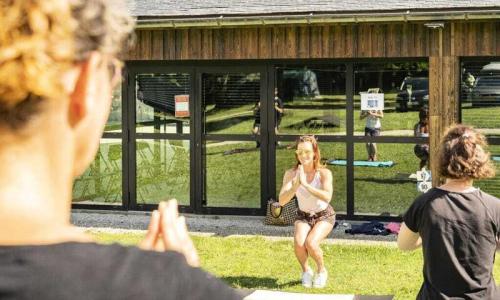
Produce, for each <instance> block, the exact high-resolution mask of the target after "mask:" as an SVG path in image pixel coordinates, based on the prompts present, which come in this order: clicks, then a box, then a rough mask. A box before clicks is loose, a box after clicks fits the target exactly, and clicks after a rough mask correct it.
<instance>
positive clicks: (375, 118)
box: [359, 110, 384, 161]
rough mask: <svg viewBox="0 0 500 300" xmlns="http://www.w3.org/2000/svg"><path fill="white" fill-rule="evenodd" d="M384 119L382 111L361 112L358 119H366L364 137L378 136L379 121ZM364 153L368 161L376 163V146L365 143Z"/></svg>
mask: <svg viewBox="0 0 500 300" xmlns="http://www.w3.org/2000/svg"><path fill="white" fill-rule="evenodd" d="M383 117H384V112H383V111H382V110H362V111H361V114H360V115H359V119H360V120H363V119H365V118H366V124H365V136H372V137H373V136H380V130H381V129H382V123H381V122H380V119H382V118H383ZM366 152H367V153H368V161H377V144H376V143H371V142H370V143H366Z"/></svg>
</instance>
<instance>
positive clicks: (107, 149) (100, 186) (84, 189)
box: [73, 139, 122, 205]
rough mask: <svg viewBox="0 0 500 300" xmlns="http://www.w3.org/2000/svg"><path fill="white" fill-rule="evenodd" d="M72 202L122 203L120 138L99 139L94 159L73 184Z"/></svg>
mask: <svg viewBox="0 0 500 300" xmlns="http://www.w3.org/2000/svg"><path fill="white" fill-rule="evenodd" d="M73 203H78V204H113V205H121V204H122V144H121V139H101V144H100V145H99V151H98V152H97V155H96V157H95V159H94V161H93V162H92V164H91V165H90V167H89V168H88V169H87V170H85V172H84V173H83V174H82V175H80V176H79V177H78V178H77V179H76V180H75V182H74V184H73Z"/></svg>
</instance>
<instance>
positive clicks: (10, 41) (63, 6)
mask: <svg viewBox="0 0 500 300" xmlns="http://www.w3.org/2000/svg"><path fill="white" fill-rule="evenodd" d="M120 2H121V1H120ZM124 8H125V9H126V6H125V5H118V4H117V1H110V0H71V1H67V0H4V1H1V2H0V127H1V126H3V125H7V126H8V127H10V128H11V129H19V128H21V127H23V126H24V125H25V124H26V123H28V121H29V120H30V119H31V118H33V117H34V116H35V115H36V114H37V113H38V112H40V109H41V106H42V104H43V103H44V100H46V99H57V98H58V97H66V96H67V95H65V91H64V89H63V86H62V82H61V77H62V74H64V72H66V71H68V70H69V69H70V68H71V67H72V66H73V64H74V63H75V62H79V61H83V60H84V59H86V58H87V57H88V55H89V54H90V52H91V51H99V52H102V53H106V54H110V55H116V54H117V53H118V50H119V49H121V48H122V45H123V41H125V40H126V37H127V36H129V33H130V31H131V30H132V28H133V22H132V20H131V18H130V17H129V16H128V12H127V11H126V10H125V9H124Z"/></svg>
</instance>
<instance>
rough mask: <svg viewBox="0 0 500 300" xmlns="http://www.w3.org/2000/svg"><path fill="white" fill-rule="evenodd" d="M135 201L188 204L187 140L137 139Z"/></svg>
mask: <svg viewBox="0 0 500 300" xmlns="http://www.w3.org/2000/svg"><path fill="white" fill-rule="evenodd" d="M136 166H137V177H136V178H137V179H136V180H137V181H136V182H137V183H136V187H137V203H143V204H156V203H159V202H160V201H163V200H167V199H171V198H175V199H177V201H178V202H179V204H181V205H189V199H190V197H189V195H190V194H189V186H190V185H189V178H190V176H189V141H187V140H183V141H177V140H137V143H136Z"/></svg>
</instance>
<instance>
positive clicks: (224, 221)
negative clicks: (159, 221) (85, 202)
mask: <svg viewBox="0 0 500 300" xmlns="http://www.w3.org/2000/svg"><path fill="white" fill-rule="evenodd" d="M184 216H185V217H186V222H187V225H188V229H189V231H190V232H191V233H192V234H203V235H215V236H242V235H243V236H244V235H261V236H265V237H267V238H269V239H291V238H292V237H293V226H284V227H281V226H269V225H264V217H255V216H213V215H210V216H200V215H190V214H184ZM149 218H150V213H149V212H117V211H95V210H74V211H73V213H72V223H73V224H75V225H76V226H79V227H90V228H94V230H110V229H111V230H124V229H126V230H146V228H147V226H148V223H149ZM357 223H359V222H354V221H352V222H350V221H348V222H344V221H340V225H339V226H337V227H336V228H335V229H334V230H333V231H332V233H330V235H329V236H328V239H327V241H326V242H327V243H352V242H353V241H354V243H356V242H355V241H360V240H361V241H367V242H369V241H375V243H383V244H387V245H395V241H396V236H395V235H392V234H391V235H388V236H370V235H350V234H346V233H345V230H346V229H348V228H350V226H351V224H357Z"/></svg>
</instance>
